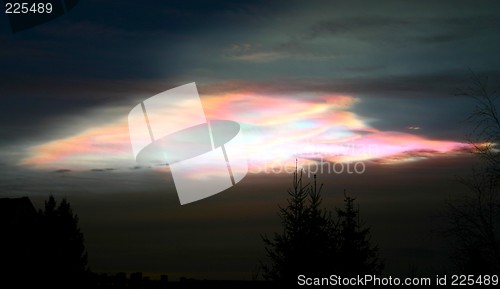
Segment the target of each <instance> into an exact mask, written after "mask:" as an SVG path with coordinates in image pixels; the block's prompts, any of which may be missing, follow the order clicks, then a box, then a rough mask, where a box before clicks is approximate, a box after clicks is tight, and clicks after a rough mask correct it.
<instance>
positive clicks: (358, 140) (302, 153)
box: [20, 92, 470, 170]
mask: <svg viewBox="0 0 500 289" xmlns="http://www.w3.org/2000/svg"><path fill="white" fill-rule="evenodd" d="M202 102H203V107H204V111H205V114H206V116H207V118H208V119H228V120H233V121H236V122H239V123H240V124H241V125H242V127H243V133H244V135H245V136H246V140H247V141H246V142H247V146H246V151H247V152H248V157H249V163H250V169H251V170H252V167H253V168H259V167H263V166H269V165H272V164H278V163H290V164H291V165H294V160H295V158H297V157H299V158H303V159H304V160H301V163H304V162H309V161H312V160H315V159H322V160H324V161H332V162H354V161H363V160H375V161H378V162H379V163H386V164H389V163H399V162H403V161H408V160H411V159H420V158H416V157H415V156H421V158H428V157H432V156H435V155H443V154H445V155H450V154H456V153H459V152H461V151H463V150H464V149H470V145H467V144H463V143H459V142H453V141H445V140H443V141H440V140H429V139H426V138H424V137H421V136H417V135H412V134H408V133H399V132H382V131H379V130H377V129H375V128H373V127H371V125H370V124H369V122H367V121H366V120H365V119H364V118H362V117H361V116H359V115H357V114H356V113H355V112H354V111H353V107H354V105H355V104H356V103H357V102H358V99H356V98H354V97H351V96H346V95H322V96H306V95H304V96H301V95H298V96H294V97H293V98H292V97H286V96H276V95H273V96H266V95H260V94H254V93H250V92H249V93H230V94H220V95H208V96H203V97H202ZM169 111H171V108H166V109H165V113H168V112H169ZM184 117H189V116H184ZM124 163H126V164H127V166H128V165H134V164H135V161H134V159H133V155H132V152H131V146H130V139H129V135H128V124H127V117H126V116H124V117H123V118H122V119H118V120H117V121H116V122H114V123H110V124H105V125H102V126H99V127H93V128H89V129H85V130H83V131H81V132H79V133H77V134H75V135H73V136H68V137H66V138H62V139H56V140H53V141H50V142H47V143H43V144H39V145H37V146H34V147H31V148H29V150H28V156H27V157H26V158H24V159H23V160H22V161H21V162H20V164H21V165H23V166H29V167H33V168H36V169H57V168H61V167H63V168H69V169H89V168H95V167H96V166H99V167H114V166H116V165H117V164H122V165H123V164H124Z"/></svg>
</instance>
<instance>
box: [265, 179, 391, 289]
mask: <svg viewBox="0 0 500 289" xmlns="http://www.w3.org/2000/svg"><path fill="white" fill-rule="evenodd" d="M321 189H322V186H319V188H318V186H317V184H316V176H315V177H314V184H313V185H312V186H311V185H310V184H306V185H303V183H302V172H300V173H298V172H297V171H296V172H295V173H294V176H293V186H292V189H289V190H288V195H289V198H288V199H287V202H288V206H287V207H285V208H282V207H280V208H279V213H278V214H279V216H280V219H281V222H282V224H283V231H282V232H281V233H275V234H274V237H273V238H272V239H271V238H268V237H267V236H262V240H263V241H264V244H265V250H266V254H267V257H268V258H269V260H270V262H269V263H268V264H262V268H263V276H264V278H265V279H267V280H273V281H278V282H283V283H291V284H296V280H297V276H298V275H300V274H305V275H309V276H318V277H320V276H322V277H324V276H329V275H330V274H344V275H352V274H358V273H359V274H365V273H367V274H379V273H380V271H381V269H382V267H383V263H382V262H381V261H380V259H379V258H378V248H377V247H376V246H372V245H371V242H370V229H369V228H365V227H363V226H362V225H361V223H360V221H359V211H358V210H354V208H353V205H354V199H353V198H349V197H346V199H345V202H346V207H345V209H344V210H340V209H339V210H337V218H334V217H333V216H332V213H331V212H329V211H326V210H324V209H322V208H321V202H322V199H321Z"/></svg>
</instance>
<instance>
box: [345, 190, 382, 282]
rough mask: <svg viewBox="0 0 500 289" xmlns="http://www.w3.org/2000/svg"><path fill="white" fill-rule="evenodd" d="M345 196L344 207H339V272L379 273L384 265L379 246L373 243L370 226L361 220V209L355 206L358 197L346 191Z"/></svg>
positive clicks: (351, 273)
mask: <svg viewBox="0 0 500 289" xmlns="http://www.w3.org/2000/svg"><path fill="white" fill-rule="evenodd" d="M344 196H345V198H344V206H345V207H344V209H343V210H342V209H337V215H338V220H339V232H338V233H339V235H338V238H339V240H338V243H339V248H338V251H339V254H338V257H339V259H338V260H339V268H338V269H339V272H340V273H341V274H343V275H346V276H349V275H356V274H379V273H381V271H382V269H383V266H384V265H383V262H382V261H381V260H380V258H379V257H378V247H377V246H374V245H372V244H371V240H370V239H371V235H370V228H369V227H365V226H364V225H363V224H362V222H361V221H360V216H359V209H355V208H354V201H355V200H356V199H355V198H351V197H349V196H347V195H345V192H344Z"/></svg>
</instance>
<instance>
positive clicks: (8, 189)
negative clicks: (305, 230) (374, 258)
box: [0, 0, 500, 280]
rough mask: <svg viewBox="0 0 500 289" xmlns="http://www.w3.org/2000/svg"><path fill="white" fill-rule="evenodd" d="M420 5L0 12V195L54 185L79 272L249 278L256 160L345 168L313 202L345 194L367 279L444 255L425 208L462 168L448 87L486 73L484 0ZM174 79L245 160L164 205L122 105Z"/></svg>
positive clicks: (448, 193) (328, 177)
mask: <svg viewBox="0 0 500 289" xmlns="http://www.w3.org/2000/svg"><path fill="white" fill-rule="evenodd" d="M437 2H438V1H264V0H262V1H229V0H228V1H180V0H179V1H124V0H120V1H95V0H81V1H80V2H79V4H78V5H77V6H76V7H75V8H74V9H72V10H71V11H69V12H68V13H66V14H65V15H63V16H61V17H59V18H57V19H54V20H52V21H50V22H47V23H44V24H41V25H38V26H36V27H33V28H31V29H27V30H24V31H19V32H12V30H11V26H10V25H9V21H8V18H7V17H6V15H5V14H1V16H0V99H1V101H2V103H1V105H0V157H1V158H0V172H1V173H0V197H21V196H29V197H30V198H31V199H32V201H33V203H34V204H35V206H36V207H38V208H41V207H42V206H43V201H44V200H45V199H47V197H48V196H49V195H50V194H53V195H54V196H56V197H58V198H61V197H66V198H67V199H68V200H69V201H70V203H71V205H72V206H73V208H74V211H75V212H76V213H77V214H78V216H79V218H80V225H81V229H82V231H83V233H84V235H85V240H86V243H85V244H86V248H87V250H88V253H89V266H90V267H91V269H92V270H93V271H95V272H107V273H116V272H135V271H142V272H144V273H145V274H146V275H150V276H158V275H160V274H168V275H169V276H171V278H172V279H174V280H175V279H176V278H178V277H180V276H186V277H194V278H200V279H202V278H207V279H250V278H251V275H252V270H253V269H254V267H255V266H256V265H257V264H258V263H259V260H265V251H264V245H263V243H262V241H261V238H260V234H268V235H271V234H272V233H273V232H275V231H278V230H280V227H279V225H280V224H279V218H278V216H277V214H276V212H277V208H278V204H285V202H286V197H287V194H286V190H287V188H288V187H289V186H290V185H291V183H292V176H291V175H290V174H287V173H284V172H282V173H278V174H275V173H267V174H266V173H265V171H266V170H267V171H269V170H270V169H272V168H275V169H276V168H278V169H279V168H281V169H283V168H287V169H289V168H291V167H292V168H293V166H294V165H295V160H296V159H297V160H298V163H299V165H300V166H302V167H304V169H306V175H305V177H307V175H308V174H307V169H310V168H311V166H315V165H316V164H317V162H318V161H323V162H324V163H325V166H328V165H330V164H332V163H336V162H337V163H355V162H362V163H363V164H364V166H365V168H366V169H365V170H364V173H363V174H347V173H345V172H344V173H342V174H333V173H326V172H323V173H319V174H318V180H319V181H320V182H321V183H324V192H323V193H324V204H325V206H326V207H328V208H334V207H335V206H341V205H342V202H341V201H342V198H343V191H344V189H345V190H346V191H347V192H348V193H350V194H351V195H352V196H354V197H357V201H359V204H360V209H361V216H362V218H363V219H364V220H365V221H366V223H367V224H368V225H370V226H371V228H372V234H373V239H372V240H373V241H374V242H376V243H378V244H379V247H380V248H381V256H382V257H383V258H384V259H385V260H386V268H385V271H384V274H386V275H393V276H398V275H400V276H401V275H404V274H407V273H408V272H410V271H412V270H417V271H418V272H422V273H426V274H430V273H434V272H439V271H440V270H443V268H449V266H451V264H449V261H448V257H447V255H446V254H447V252H446V248H447V247H448V246H447V244H446V242H445V241H444V240H443V238H442V237H441V236H439V234H438V233H436V231H439V227H440V226H441V225H443V224H444V221H443V220H442V219H441V217H440V214H441V213H442V210H443V209H444V207H445V203H446V200H448V199H449V198H452V197H453V196H454V195H456V194H459V193H461V192H464V191H465V190H466V188H465V187H464V186H463V185H461V184H460V183H459V182H458V181H457V179H458V178H459V177H467V176H468V175H470V170H471V168H472V167H473V165H474V164H475V161H474V158H473V157H472V156H471V154H470V152H469V151H470V144H468V143H467V141H466V136H467V134H468V133H469V132H470V131H471V127H470V125H468V123H467V121H466V120H467V117H468V115H469V114H470V113H471V112H472V110H473V107H474V101H473V100H472V99H470V98H467V97H463V96H458V95H457V94H456V93H455V92H456V91H457V89H459V88H461V87H463V86H464V85H467V84H468V83H469V80H470V76H471V71H473V72H475V73H479V74H485V75H488V76H489V78H490V80H491V84H492V85H493V84H494V80H498V79H499V78H500V70H499V69H498V67H500V54H499V51H500V33H499V32H500V2H497V1H439V3H437ZM191 82H196V84H197V86H198V90H199V93H200V97H201V100H202V102H203V106H204V109H205V114H206V116H207V118H209V119H229V120H233V121H237V122H239V123H240V124H241V125H242V129H243V132H244V133H245V136H246V138H247V141H248V144H249V146H248V162H249V173H248V175H247V176H246V178H244V179H243V180H242V181H241V182H240V183H238V184H237V185H236V186H234V187H232V188H230V189H228V190H226V191H224V192H221V193H219V194H217V195H215V196H213V197H209V198H207V199H204V200H201V201H198V202H195V203H192V204H188V205H184V206H181V205H180V204H179V199H178V197H177V194H176V190H175V186H174V184H173V181H172V177H171V175H170V173H169V171H168V168H165V167H147V166H146V167H145V166H138V165H137V163H136V161H135V159H134V157H133V154H132V151H131V145H130V140H129V135H128V128H127V115H128V113H129V111H130V110H131V109H132V108H133V107H134V106H135V105H137V104H138V103H139V102H141V101H143V100H145V99H147V98H149V97H151V96H153V95H155V94H157V93H160V92H162V91H165V90H168V89H171V88H174V87H177V86H180V85H183V84H187V83H191ZM497 84H498V82H497ZM367 148H370V149H369V150H367ZM275 171H276V170H275Z"/></svg>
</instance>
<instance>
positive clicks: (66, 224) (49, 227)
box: [40, 196, 88, 288]
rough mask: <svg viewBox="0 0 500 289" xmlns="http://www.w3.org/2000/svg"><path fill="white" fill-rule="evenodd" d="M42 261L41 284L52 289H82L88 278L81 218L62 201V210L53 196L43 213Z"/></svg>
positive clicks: (67, 203)
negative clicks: (80, 227) (79, 224)
mask: <svg viewBox="0 0 500 289" xmlns="http://www.w3.org/2000/svg"><path fill="white" fill-rule="evenodd" d="M40 216H41V220H42V221H41V229H42V232H41V234H42V236H41V239H42V243H43V247H42V250H43V253H42V254H43V260H42V266H43V267H42V272H43V276H42V281H43V282H44V283H46V284H48V285H49V286H51V287H52V288H80V287H83V286H84V285H85V282H86V280H87V276H88V269H87V252H86V250H85V246H84V239H83V234H82V232H81V231H80V229H79V227H78V216H77V215H75V214H73V211H72V209H71V205H70V204H69V202H68V201H67V200H66V199H63V200H62V201H61V203H60V204H59V206H57V203H56V201H55V199H54V197H53V196H50V197H49V199H48V200H47V201H46V202H45V210H44V211H40Z"/></svg>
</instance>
